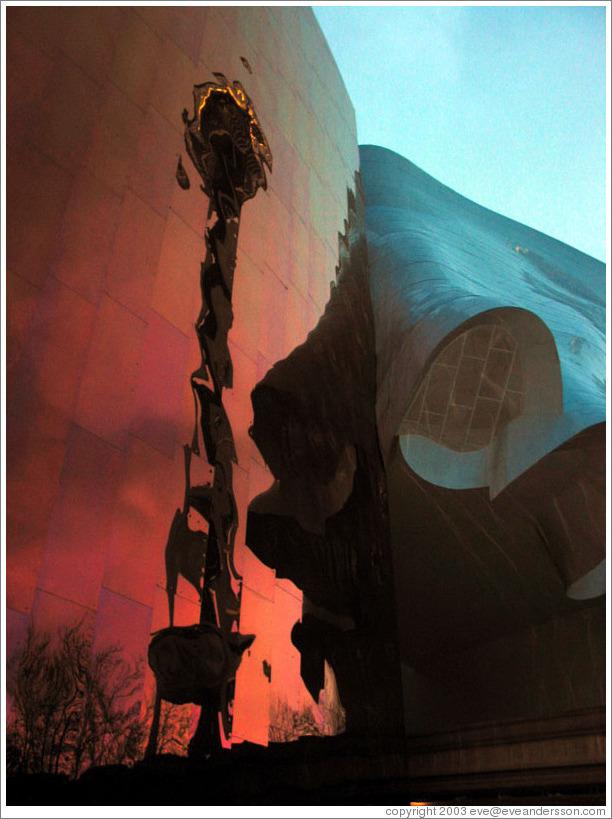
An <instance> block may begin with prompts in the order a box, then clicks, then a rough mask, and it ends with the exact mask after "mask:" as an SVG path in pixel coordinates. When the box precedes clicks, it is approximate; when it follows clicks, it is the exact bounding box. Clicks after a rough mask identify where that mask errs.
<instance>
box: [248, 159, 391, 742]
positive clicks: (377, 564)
mask: <svg viewBox="0 0 612 819" xmlns="http://www.w3.org/2000/svg"><path fill="white" fill-rule="evenodd" d="M355 190H356V193H355V194H354V193H352V192H349V194H348V221H346V222H345V232H344V235H341V236H340V241H339V254H340V258H339V265H338V268H337V271H336V272H337V282H336V284H335V285H334V286H333V287H332V292H331V298H330V300H329V303H328V305H327V307H326V310H325V313H324V315H323V317H322V318H321V320H320V321H319V323H318V325H317V327H316V328H315V329H314V330H313V331H312V332H311V333H310V334H309V336H308V338H307V340H306V342H305V343H304V344H302V345H301V346H300V347H298V348H296V349H295V350H294V351H293V352H292V353H291V355H289V356H288V357H287V358H286V359H284V360H283V361H280V362H279V363H277V364H276V365H275V366H274V367H273V368H272V369H271V370H270V371H269V372H268V374H267V375H266V376H265V377H264V378H263V380H262V381H261V382H260V383H259V384H258V385H257V386H256V387H255V389H254V390H253V393H252V402H253V407H254V423H253V427H252V428H251V435H252V437H253V439H254V441H255V443H256V444H257V446H258V447H259V449H260V451H261V453H262V455H263V456H264V458H265V460H266V462H267V464H268V465H269V467H270V469H271V471H272V473H273V475H274V478H275V481H274V483H273V485H272V487H271V488H270V489H269V490H268V491H267V492H265V493H263V494H261V495H259V496H258V497H256V498H255V499H254V500H253V501H252V502H251V504H250V506H249V514H248V520H247V535H246V540H247V545H248V546H249V548H250V549H252V551H253V552H254V553H255V554H256V555H257V557H258V558H259V559H260V560H262V561H263V562H264V563H265V564H266V565H267V566H270V567H273V568H274V569H275V570H276V575H277V577H283V578H289V579H290V580H291V581H293V582H294V583H295V584H296V585H297V586H298V587H299V588H300V589H302V591H303V593H304V602H303V616H302V619H301V622H299V623H296V624H295V626H294V628H293V632H292V640H293V643H294V645H295V646H296V647H297V648H298V649H299V650H300V652H301V673H302V678H303V680H304V682H305V684H306V686H307V688H308V689H309V691H310V693H311V694H312V696H313V698H314V699H315V700H316V699H317V697H318V694H319V690H320V689H321V688H322V686H323V679H324V663H325V661H327V663H328V664H329V666H330V667H331V669H332V670H333V672H334V675H335V677H336V681H337V684H338V690H339V694H340V699H341V701H342V704H343V706H344V707H345V709H346V730H347V734H350V735H353V736H355V737H357V736H358V737H359V738H360V739H363V740H365V741H367V742H371V743H372V744H373V745H374V746H375V747H382V745H383V744H384V745H385V747H387V748H388V744H389V740H390V739H391V738H392V737H393V736H394V735H395V733H396V732H397V731H398V729H399V731H401V727H400V726H401V724H402V718H401V692H400V681H399V663H398V655H397V644H396V635H395V612H394V605H393V599H392V594H391V593H390V589H392V588H393V580H392V574H391V561H390V546H389V526H388V516H387V500H386V489H385V476H384V471H383V466H382V460H381V456H380V451H379V447H378V438H377V432H376V421H375V415H374V406H375V387H376V374H375V365H376V362H375V356H374V338H373V323H372V314H371V304H370V296H369V288H368V269H367V249H366V243H365V232H364V226H363V204H362V197H361V190H360V178H359V176H358V175H357V176H356V184H355Z"/></svg>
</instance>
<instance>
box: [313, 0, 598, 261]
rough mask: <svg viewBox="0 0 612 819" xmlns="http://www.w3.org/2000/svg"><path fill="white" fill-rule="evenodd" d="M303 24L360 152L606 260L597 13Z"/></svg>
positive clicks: (351, 16)
mask: <svg viewBox="0 0 612 819" xmlns="http://www.w3.org/2000/svg"><path fill="white" fill-rule="evenodd" d="M314 12H315V14H316V16H317V19H318V21H319V24H320V25H321V28H322V29H323V32H324V34H325V36H326V38H327V40H328V43H329V45H330V48H331V50H332V53H333V55H334V57H335V59H336V62H337V64H338V67H339V69H340V72H341V74H342V76H343V78H344V82H345V84H346V86H347V89H348V92H349V94H350V96H351V99H352V101H353V105H354V106H355V111H356V115H357V129H358V136H359V141H360V142H361V143H371V144H375V145H382V146H384V147H386V148H391V149H392V150H394V151H397V152H398V153H400V154H402V155H403V156H405V157H406V158H407V159H410V160H411V161H412V162H414V163H415V164H416V165H418V166H419V167H420V168H422V169H423V170H424V171H427V173H429V174H431V175H432V176H434V177H435V178H436V179H438V180H439V181H440V182H443V183H444V184H446V185H448V186H449V187H451V188H453V189H454V190H456V191H457V192H458V193H461V194H463V195H464V196H467V197H468V198H469V199H473V200H474V201H475V202H478V203H479V204H481V205H484V206H485V207H488V208H491V209H492V210H495V211H497V212H499V213H502V214H504V215H505V216H509V217H510V218H512V219H516V220H517V221H519V222H523V223H524V224H527V225H529V226H530V227H533V228H536V229H537V230H540V231H543V232H544V233H547V234H549V235H550V236H554V237H555V238H557V239H561V240H562V241H564V242H566V243H567V244H569V245H572V246H574V247H576V248H578V249H579V250H582V251H583V252H585V253H589V254H590V255H592V256H595V258H597V259H600V260H602V261H605V258H606V228H607V223H606V10H605V7H603V6H516V5H513V6H488V7H487V6H404V5H395V6H382V5H378V6H315V7H314Z"/></svg>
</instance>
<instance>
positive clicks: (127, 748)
mask: <svg viewBox="0 0 612 819" xmlns="http://www.w3.org/2000/svg"><path fill="white" fill-rule="evenodd" d="M142 680H143V663H142V662H139V663H132V662H129V661H128V660H127V659H126V658H125V656H124V654H123V652H122V649H121V646H120V645H117V644H113V645H108V646H104V647H102V648H100V649H96V650H95V651H94V650H93V649H92V639H91V636H90V635H89V634H88V633H87V632H86V631H85V629H84V628H83V625H82V623H79V624H77V625H74V626H71V627H65V628H63V629H61V630H60V632H59V633H58V635H57V636H56V638H55V639H52V638H51V636H50V635H48V634H36V633H35V632H34V630H32V629H30V630H29V632H28V635H27V640H26V645H25V648H24V651H23V653H22V654H21V656H20V658H19V659H18V661H16V662H13V663H12V664H9V668H8V673H7V692H8V694H9V696H10V697H11V698H12V701H13V707H12V719H11V721H10V723H9V725H8V726H7V773H9V774H12V773H64V774H67V775H68V776H71V777H75V778H76V777H77V776H78V775H79V774H80V773H81V772H82V771H83V770H85V768H88V767H91V766H95V765H104V764H109V763H127V764H130V763H133V762H135V761H136V760H137V759H139V758H140V757H141V756H142V749H143V743H144V740H145V738H146V729H147V725H146V720H143V719H142V693H143V691H142Z"/></svg>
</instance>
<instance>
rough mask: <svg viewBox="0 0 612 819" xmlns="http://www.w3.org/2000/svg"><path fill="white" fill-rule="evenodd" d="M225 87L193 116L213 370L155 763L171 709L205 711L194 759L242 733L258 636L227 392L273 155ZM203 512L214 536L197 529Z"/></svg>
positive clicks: (165, 637) (204, 345) (200, 373)
mask: <svg viewBox="0 0 612 819" xmlns="http://www.w3.org/2000/svg"><path fill="white" fill-rule="evenodd" d="M214 76H215V77H216V79H217V82H208V83H204V84H203V85H196V86H195V87H194V90H193V96H194V114H193V117H192V118H189V115H188V113H187V111H184V112H183V122H184V123H185V145H186V148H187V152H188V154H189V157H190V159H191V161H192V163H193V165H194V167H195V168H196V170H197V172H198V174H199V176H200V178H201V180H202V190H203V192H204V193H205V194H206V196H208V198H209V200H210V208H211V211H212V210H214V212H215V213H216V216H217V219H216V221H215V222H214V224H213V225H212V226H211V227H210V229H209V230H208V231H207V234H206V237H205V244H206V258H205V260H204V261H203V262H202V264H201V267H200V291H201V295H202V304H201V308H200V313H199V315H198V317H197V320H196V324H195V330H196V335H197V339H198V344H199V347H200V354H201V364H200V366H199V367H198V369H197V370H195V372H193V373H192V374H191V387H192V390H193V397H194V404H195V425H194V432H193V438H192V441H191V444H185V446H184V453H185V494H184V502H183V508H182V509H177V510H176V512H175V514H174V519H173V521H172V524H171V526H170V532H169V535H168V541H167V543H166V555H165V557H166V590H167V594H168V612H169V620H170V625H169V627H168V628H166V629H163V630H162V631H160V632H157V633H156V634H155V635H154V636H153V640H152V641H151V644H150V646H149V665H150V666H151V668H152V670H153V672H154V674H155V679H156V684H157V694H156V702H155V711H154V716H153V722H152V725H151V733H150V737H149V745H148V748H147V755H151V754H154V753H155V751H156V747H157V732H158V726H159V718H160V710H161V700H162V699H164V700H166V701H167V702H172V703H176V704H181V703H186V702H192V703H195V704H197V705H200V706H201V712H200V720H199V722H198V727H197V730H196V732H195V734H194V737H193V739H192V741H191V743H190V749H189V750H190V754H192V755H193V754H196V755H197V754H207V753H210V752H211V751H212V750H214V749H215V748H217V747H219V746H220V744H221V742H222V738H221V734H220V727H219V714H220V715H221V723H222V726H223V732H224V734H225V737H226V738H228V737H229V736H230V734H231V725H232V719H231V714H232V700H233V690H234V685H235V677H236V671H237V669H238V666H239V664H240V660H241V657H242V652H243V651H244V650H245V649H246V648H247V647H248V646H249V645H250V644H251V643H252V641H253V639H254V636H253V635H247V636H244V635H240V634H238V633H237V631H238V629H237V626H238V614H239V611H240V589H241V578H240V576H239V575H238V572H237V571H236V568H235V566H234V538H235V534H236V529H237V527H238V511H237V508H236V501H235V499H234V493H233V487H232V464H233V463H236V460H237V459H236V449H235V446H234V439H233V434H232V429H231V426H230V422H229V419H228V417H227V413H226V411H225V408H224V406H223V390H224V388H226V387H227V388H230V387H231V386H232V383H233V368H232V360H231V356H230V352H229V347H228V343H227V336H228V332H229V330H230V328H231V326H232V321H233V312H232V285H233V281H234V271H235V267H236V252H237V246H238V231H239V227H240V213H241V209H242V205H243V204H244V202H246V201H247V200H248V199H251V198H253V197H254V196H255V194H256V193H257V191H258V190H259V188H263V189H264V190H265V188H266V174H265V169H264V164H265V165H267V166H268V167H269V168H270V169H271V167H272V155H271V153H270V149H269V147H268V144H267V141H266V138H265V136H264V135H263V132H262V130H261V128H260V126H259V122H258V120H257V116H256V114H255V111H254V109H253V106H252V104H251V101H250V99H249V97H248V96H247V94H246V92H245V90H244V88H243V87H242V86H241V85H240V83H239V82H237V81H235V82H234V83H232V84H230V83H229V82H228V81H227V79H226V78H225V77H224V76H223V74H215V75H214ZM176 178H177V182H178V184H179V185H180V187H181V188H183V189H184V190H187V189H188V188H189V187H190V181H189V177H188V175H187V172H186V171H185V169H184V167H183V164H182V161H181V160H180V159H179V162H178V167H177V171H176ZM200 440H202V442H203V449H204V454H205V456H206V460H207V461H208V467H209V470H211V471H212V479H211V480H210V481H208V482H206V483H204V484H200V485H197V484H196V485H193V484H192V481H191V475H192V462H193V459H194V458H199V457H200V456H201V454H202V452H201V447H200ZM193 511H195V512H197V513H198V514H199V515H200V516H201V519H202V520H203V521H205V529H203V530H199V529H193V528H192V527H191V525H190V515H191V513H192V512H193ZM179 575H181V576H182V577H184V578H185V579H186V580H187V581H188V582H189V583H190V584H191V585H192V586H193V587H194V588H195V589H196V591H197V592H198V594H199V597H200V603H201V606H200V622H199V623H197V624H194V625H192V626H186V627H180V628H179V627H175V626H174V598H175V595H176V592H177V584H178V578H179Z"/></svg>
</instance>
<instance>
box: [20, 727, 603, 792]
mask: <svg viewBox="0 0 612 819" xmlns="http://www.w3.org/2000/svg"><path fill="white" fill-rule="evenodd" d="M401 764H402V763H401V760H400V758H399V757H398V756H397V755H396V756H393V757H391V756H390V757H387V758H381V757H380V755H376V756H374V755H372V753H371V752H370V751H368V750H367V749H358V748H355V746H354V745H353V746H349V745H348V744H347V743H346V742H344V741H343V739H342V738H341V737H334V738H325V739H318V738H314V737H305V738H302V739H301V740H299V741H297V742H293V743H289V744H279V745H270V746H269V747H268V748H263V747H260V746H254V745H250V744H248V743H244V744H243V745H239V746H235V747H234V748H233V749H232V751H231V752H229V751H228V752H222V753H220V754H219V755H218V756H215V757H214V758H210V759H208V760H206V761H203V762H195V761H191V760H188V759H186V758H184V757H178V756H172V755H163V756H158V757H154V758H153V759H151V760H148V761H142V762H139V763H137V764H136V765H134V767H132V768H128V767H125V766H122V765H110V766H106V767H102V768H97V769H90V770H89V771H86V772H85V773H84V774H83V775H82V776H81V777H80V778H79V779H78V780H77V781H75V782H71V781H68V780H67V779H66V778H65V777H63V776H62V775H57V776H54V775H34V774H32V775H28V776H20V777H12V778H9V779H7V805H11V806H13V805H39V806H41V805H42V806H46V805H98V806H99V805H139V806H146V805H158V806H159V805H192V806H193V805H241V806H248V805H253V806H267V805H362V806H363V805H378V806H382V805H388V806H409V805H410V802H411V801H415V802H429V804H439V805H441V804H447V805H448V804H460V805H521V804H523V805H605V789H604V786H603V785H601V786H591V787H583V788H581V789H570V788H559V787H556V788H554V789H548V790H543V789H542V788H540V789H537V790H536V789H533V790H531V792H529V790H528V789H522V790H521V792H520V793H519V792H511V791H507V792H505V793H499V792H492V791H488V792H487V791H472V792H471V793H461V794H457V795H456V796H454V797H453V798H448V797H447V796H445V797H440V795H439V794H438V800H439V801H436V793H435V790H436V788H435V782H432V786H431V792H430V793H422V792H419V793H413V792H412V789H411V787H410V782H409V780H408V779H407V778H406V777H405V776H398V775H393V773H395V774H397V773H398V768H399V767H400V766H401ZM442 800H444V801H442Z"/></svg>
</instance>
